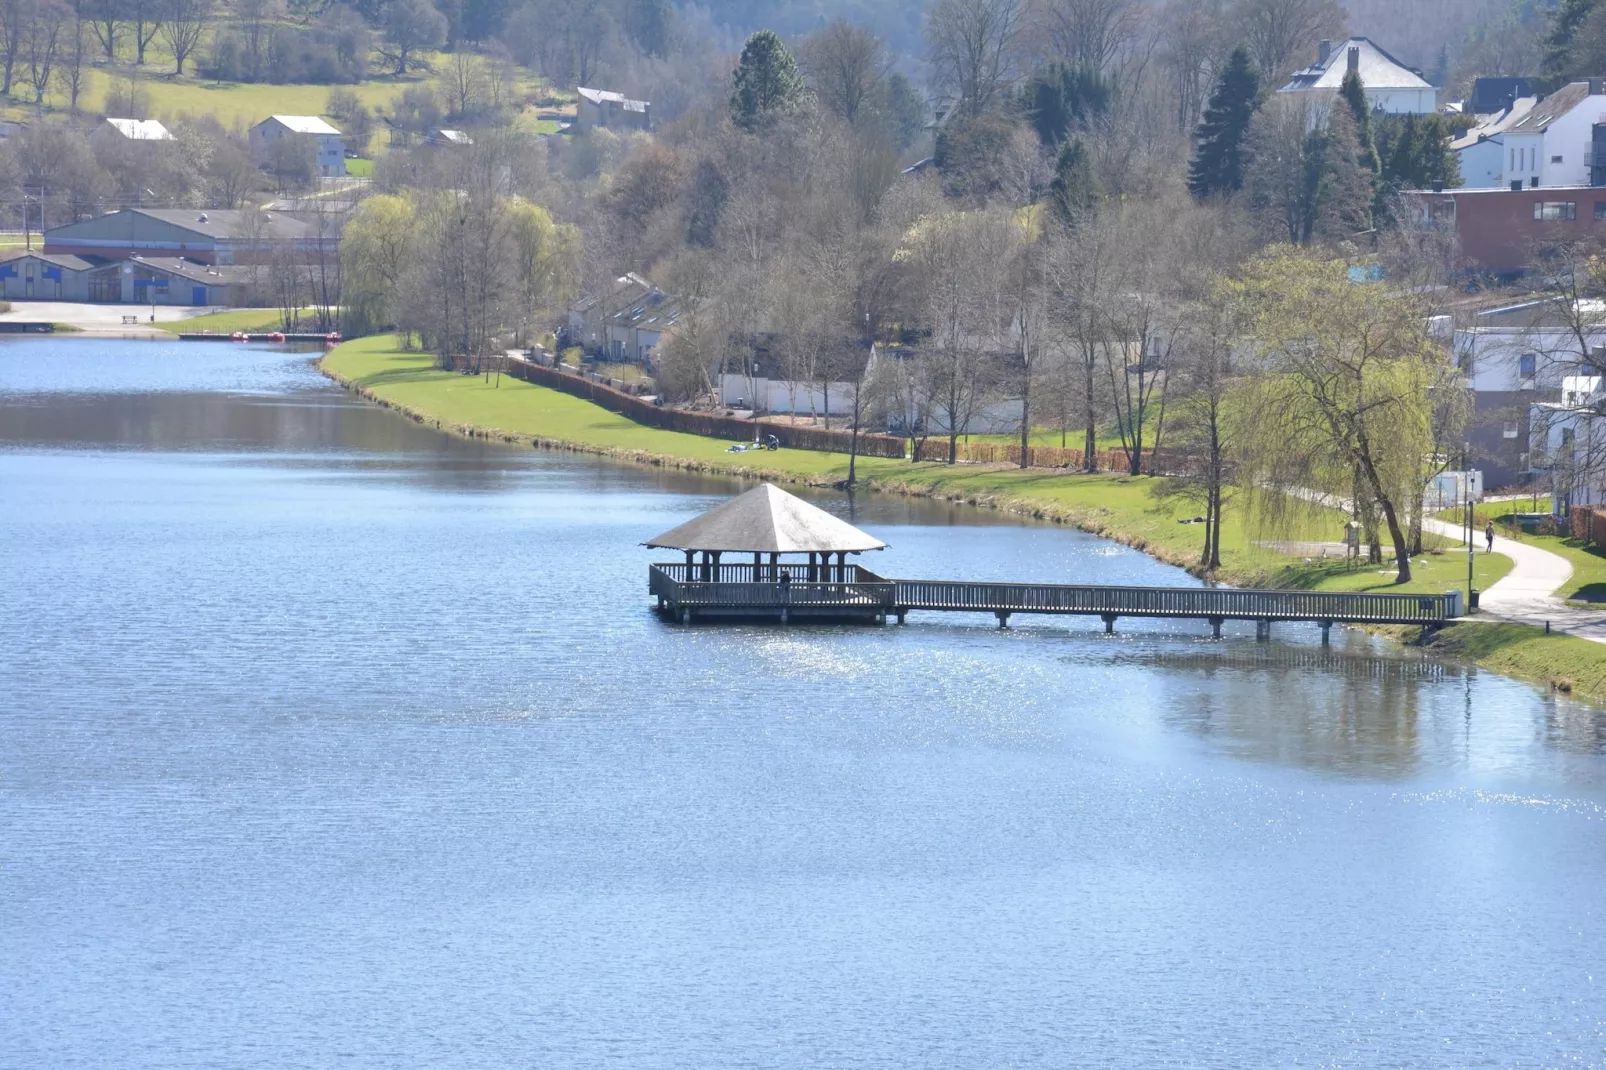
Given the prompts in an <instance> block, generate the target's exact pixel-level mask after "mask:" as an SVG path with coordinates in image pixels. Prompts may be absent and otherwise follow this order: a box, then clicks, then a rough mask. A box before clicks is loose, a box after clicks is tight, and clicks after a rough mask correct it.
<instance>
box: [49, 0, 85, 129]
mask: <svg viewBox="0 0 1606 1070" xmlns="http://www.w3.org/2000/svg"><path fill="white" fill-rule="evenodd" d="M90 35H91V33H90V29H89V24H88V23H87V22H85V21H84V19H83V17H82V16H80V15H78V14H77V13H74V15H73V20H72V24H71V25H70V26H68V27H67V29H66V40H65V42H64V43H63V44H62V48H61V71H60V73H59V74H58V75H57V77H58V79H59V80H60V82H61V86H62V88H63V89H65V90H66V91H67V109H68V110H69V111H71V112H72V113H73V114H74V115H76V114H78V101H79V98H80V97H82V96H83V93H84V85H85V83H87V82H88V81H89V50H90Z"/></svg>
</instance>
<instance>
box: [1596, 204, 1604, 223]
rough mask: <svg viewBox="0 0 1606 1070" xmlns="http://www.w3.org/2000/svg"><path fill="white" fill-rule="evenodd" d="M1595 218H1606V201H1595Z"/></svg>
mask: <svg viewBox="0 0 1606 1070" xmlns="http://www.w3.org/2000/svg"><path fill="white" fill-rule="evenodd" d="M1595 218H1596V219H1606V201H1596V202H1595Z"/></svg>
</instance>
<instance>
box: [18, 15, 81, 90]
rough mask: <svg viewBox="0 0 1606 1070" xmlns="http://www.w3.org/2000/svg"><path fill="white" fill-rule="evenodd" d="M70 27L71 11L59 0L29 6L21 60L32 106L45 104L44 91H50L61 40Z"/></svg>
mask: <svg viewBox="0 0 1606 1070" xmlns="http://www.w3.org/2000/svg"><path fill="white" fill-rule="evenodd" d="M73 24H74V18H73V11H72V8H70V7H68V6H67V5H66V4H65V3H63V2H61V0H37V2H36V3H34V4H33V5H32V10H31V11H30V12H29V17H28V22H27V24H26V27H25V31H24V32H25V34H26V40H25V43H24V45H23V58H24V59H25V60H26V62H27V65H28V67H27V72H26V74H25V77H26V78H27V80H28V84H29V85H30V86H31V87H32V88H33V102H34V104H35V105H41V106H42V105H43V104H44V102H45V92H46V91H47V90H48V89H49V88H50V80H51V78H52V77H53V76H54V74H55V70H56V61H57V59H59V58H60V56H61V49H62V39H63V38H64V37H65V36H67V34H68V32H69V31H68V29H67V28H68V27H69V26H72V25H73Z"/></svg>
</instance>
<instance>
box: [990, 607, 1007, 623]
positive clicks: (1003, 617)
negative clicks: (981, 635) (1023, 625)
mask: <svg viewBox="0 0 1606 1070" xmlns="http://www.w3.org/2000/svg"><path fill="white" fill-rule="evenodd" d="M993 616H995V617H997V618H998V626H999V627H1000V628H1008V627H1009V611H1008V610H1007V609H1000V610H998V611H997V612H996V613H994V614H993Z"/></svg>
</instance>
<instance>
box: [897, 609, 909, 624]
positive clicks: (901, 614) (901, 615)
mask: <svg viewBox="0 0 1606 1070" xmlns="http://www.w3.org/2000/svg"><path fill="white" fill-rule="evenodd" d="M897 613H898V623H899V624H902V623H903V618H905V617H907V616H908V615H909V611H908V610H906V609H900V610H898V611H897Z"/></svg>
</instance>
